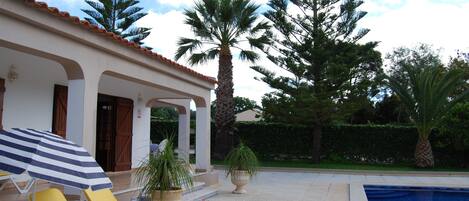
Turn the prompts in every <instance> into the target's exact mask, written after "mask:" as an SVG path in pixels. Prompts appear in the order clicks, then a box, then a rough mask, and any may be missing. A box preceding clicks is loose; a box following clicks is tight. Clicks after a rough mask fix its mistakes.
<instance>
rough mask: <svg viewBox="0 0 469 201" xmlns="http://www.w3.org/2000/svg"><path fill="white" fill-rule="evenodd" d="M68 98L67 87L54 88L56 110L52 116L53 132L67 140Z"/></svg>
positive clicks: (57, 86)
mask: <svg viewBox="0 0 469 201" xmlns="http://www.w3.org/2000/svg"><path fill="white" fill-rule="evenodd" d="M67 98H68V88H67V87H66V86H61V85H55V86H54V106H53V107H54V108H53V115H52V132H53V133H55V134H57V135H59V136H62V137H63V138H65V135H66V130H67Z"/></svg>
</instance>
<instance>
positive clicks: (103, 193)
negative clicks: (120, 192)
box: [84, 188, 117, 201]
mask: <svg viewBox="0 0 469 201" xmlns="http://www.w3.org/2000/svg"><path fill="white" fill-rule="evenodd" d="M84 193H85V196H86V200H88V201H117V199H116V197H114V194H112V191H111V190H110V189H109V188H106V189H101V190H97V191H92V190H91V189H86V190H85V191H84Z"/></svg>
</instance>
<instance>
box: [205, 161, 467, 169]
mask: <svg viewBox="0 0 469 201" xmlns="http://www.w3.org/2000/svg"><path fill="white" fill-rule="evenodd" d="M212 164H214V165H223V164H224V162H223V161H216V160H214V161H212ZM260 166H261V167H277V168H306V169H338V170H379V171H435V172H469V169H467V168H452V167H435V168H428V169H422V168H415V167H414V166H412V164H399V165H379V164H359V163H351V162H332V161H322V162H321V163H320V164H312V163H311V162H309V161H261V162H260Z"/></svg>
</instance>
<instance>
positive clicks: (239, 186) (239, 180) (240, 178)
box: [231, 170, 251, 194]
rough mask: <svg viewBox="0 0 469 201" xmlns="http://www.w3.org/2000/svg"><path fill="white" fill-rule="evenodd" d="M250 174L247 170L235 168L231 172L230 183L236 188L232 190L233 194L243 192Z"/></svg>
mask: <svg viewBox="0 0 469 201" xmlns="http://www.w3.org/2000/svg"><path fill="white" fill-rule="evenodd" d="M249 179H251V176H250V175H249V174H248V172H247V171H244V170H237V171H235V172H233V173H232V174H231V183H233V184H234V185H235V186H236V189H235V190H234V191H233V193H234V194H244V193H246V190H245V189H244V186H245V185H246V184H248V183H249Z"/></svg>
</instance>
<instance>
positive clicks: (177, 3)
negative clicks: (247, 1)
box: [156, 0, 269, 7]
mask: <svg viewBox="0 0 469 201" xmlns="http://www.w3.org/2000/svg"><path fill="white" fill-rule="evenodd" d="M156 1H157V2H158V3H160V4H164V5H169V6H173V7H181V6H191V5H193V4H194V2H196V1H197V0H156ZM253 1H254V2H256V3H257V4H266V3H267V2H268V1H269V0H253Z"/></svg>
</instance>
